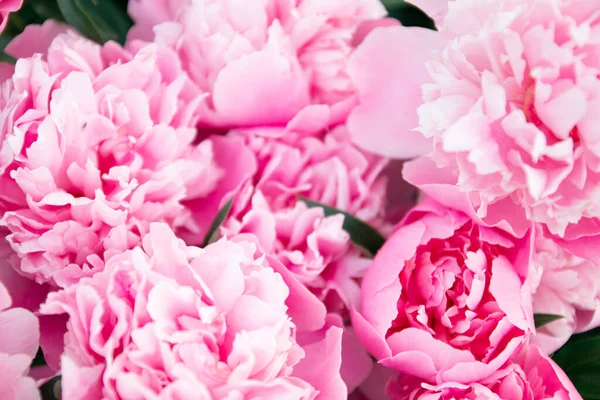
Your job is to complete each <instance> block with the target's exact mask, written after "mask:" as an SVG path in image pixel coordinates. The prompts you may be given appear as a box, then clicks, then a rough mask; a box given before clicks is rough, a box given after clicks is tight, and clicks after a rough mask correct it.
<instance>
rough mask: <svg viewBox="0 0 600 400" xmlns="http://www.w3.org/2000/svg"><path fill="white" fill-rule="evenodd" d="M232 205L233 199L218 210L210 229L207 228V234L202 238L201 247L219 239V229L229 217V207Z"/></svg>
mask: <svg viewBox="0 0 600 400" xmlns="http://www.w3.org/2000/svg"><path fill="white" fill-rule="evenodd" d="M232 205H233V198H231V200H229V201H228V202H227V203H225V205H224V206H223V207H222V208H221V209H220V210H219V212H218V213H217V215H216V216H215V219H213V222H212V224H210V228H208V232H206V235H205V236H204V240H203V241H202V247H206V246H208V245H209V244H211V243H213V242H215V241H216V240H217V239H218V238H219V228H220V227H221V225H222V224H223V221H225V218H227V216H228V215H229V211H231V206H232Z"/></svg>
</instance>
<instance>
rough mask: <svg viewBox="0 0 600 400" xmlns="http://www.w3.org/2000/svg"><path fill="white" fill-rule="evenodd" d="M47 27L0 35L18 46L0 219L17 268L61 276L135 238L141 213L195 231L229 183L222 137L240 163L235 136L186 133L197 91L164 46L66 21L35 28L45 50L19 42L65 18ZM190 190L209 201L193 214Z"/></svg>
mask: <svg viewBox="0 0 600 400" xmlns="http://www.w3.org/2000/svg"><path fill="white" fill-rule="evenodd" d="M54 27H56V26H55V25H53V24H45V25H44V26H43V27H41V28H35V29H34V28H31V29H28V30H26V31H25V33H24V34H23V35H22V36H21V37H19V38H17V39H16V41H15V43H11V45H10V46H9V51H11V52H19V53H20V54H21V56H22V57H25V58H21V59H19V60H18V62H17V64H16V67H15V72H14V74H13V76H12V77H11V78H10V79H9V80H7V81H6V82H5V83H4V84H3V86H2V95H1V98H0V113H1V115H2V121H1V131H0V183H1V185H2V196H1V200H0V210H1V211H2V219H1V220H0V225H2V226H4V227H6V228H8V230H9V235H8V236H7V240H8V242H9V243H10V244H11V246H12V247H13V250H14V253H15V256H14V257H13V262H14V266H15V268H17V269H18V270H19V271H20V272H21V273H22V274H24V275H27V276H29V277H31V278H34V279H35V280H36V281H38V282H51V283H53V284H56V285H59V286H64V285H68V284H70V283H73V282H76V281H77V280H78V279H79V278H80V277H81V276H85V275H89V274H90V273H92V272H93V271H94V270H95V269H96V268H98V267H99V266H100V265H101V264H102V260H106V259H108V258H109V257H110V256H111V255H112V254H115V253H120V252H122V251H124V250H126V249H128V248H131V247H133V246H135V245H136V244H137V243H138V242H139V240H140V237H141V236H142V235H143V234H144V233H145V232H147V230H148V225H149V223H150V222H154V221H160V222H166V223H168V224H169V225H171V226H172V227H173V228H179V227H186V228H187V229H188V230H191V231H192V232H196V233H198V234H201V231H202V229H205V228H202V227H203V226H208V224H210V221H212V219H213V218H214V215H215V214H216V211H217V210H218V204H219V202H220V200H221V198H220V197H219V196H223V195H224V194H226V193H227V191H228V190H233V189H232V188H234V187H235V182H233V181H232V180H231V179H229V178H228V177H230V176H232V174H234V175H235V171H233V170H232V169H228V171H227V172H225V171H224V170H223V168H222V167H221V165H222V164H221V161H222V160H220V159H219V160H218V162H217V160H216V158H217V156H218V157H222V153H227V151H226V150H228V149H230V150H232V152H234V153H235V154H236V155H237V159H236V160H237V162H238V163H240V164H243V166H242V168H245V167H246V166H247V163H245V162H246V158H244V154H246V153H245V152H244V149H243V148H241V149H240V147H242V146H238V145H237V144H238V143H239V144H241V143H240V142H239V141H238V142H235V141H228V139H227V138H219V139H218V143H214V142H213V141H211V140H205V141H203V142H201V143H200V144H198V145H196V144H193V142H194V140H195V139H196V129H195V125H196V122H197V115H196V114H197V110H198V105H199V103H200V102H201V99H202V96H201V93H200V92H199V90H198V89H197V88H196V86H195V85H194V84H193V83H192V82H191V80H190V79H189V78H188V77H187V75H186V74H185V73H184V72H183V71H182V69H181V66H180V65H179V64H178V63H177V62H176V61H175V62H174V58H173V53H172V51H170V50H168V49H166V48H161V47H159V46H157V45H148V46H146V47H143V48H142V49H140V50H139V51H138V52H137V53H135V54H130V53H128V52H126V51H124V50H123V49H122V48H120V47H119V46H117V45H116V44H115V43H108V44H107V45H105V46H104V47H101V46H99V45H97V44H95V43H93V42H90V41H88V40H87V39H84V38H82V37H80V36H79V35H77V34H75V33H73V32H70V31H69V32H67V33H62V34H59V35H58V36H56V38H54V39H50V38H48V37H44V41H45V42H47V43H48V44H49V48H47V49H45V52H44V54H35V55H33V56H31V57H27V56H25V55H24V54H22V53H23V52H26V51H27V50H36V51H39V50H40V49H39V48H37V45H36V46H33V48H32V47H31V46H29V45H30V44H31V43H37V42H32V41H33V40H34V38H35V37H37V36H38V33H39V32H38V31H41V32H46V33H54V34H56V31H60V30H61V29H62V30H64V28H60V27H59V29H54ZM16 44H20V47H18V46H16ZM37 44H38V45H39V43H37ZM28 46H29V47H28ZM249 155H250V157H252V155H251V154H249ZM228 158H231V157H228ZM249 164H252V162H249ZM228 165H229V164H228ZM238 177H240V176H238V175H236V176H234V177H233V178H232V179H233V180H235V179H238ZM217 182H218V184H217ZM217 186H218V189H219V190H218V191H217V190H216V188H217ZM209 194H210V195H211V196H209ZM215 196H217V197H219V198H214V197H215ZM209 197H210V198H209ZM197 198H202V199H207V201H208V200H210V201H208V202H207V204H206V208H205V209H201V210H195V212H197V213H200V214H201V215H200V216H199V217H198V218H197V219H196V220H195V221H196V222H195V223H192V219H191V218H190V214H191V212H192V211H191V210H190V207H188V206H186V205H184V204H183V203H184V201H189V200H190V199H197ZM214 204H216V205H214ZM205 210H208V211H209V212H204V211H205Z"/></svg>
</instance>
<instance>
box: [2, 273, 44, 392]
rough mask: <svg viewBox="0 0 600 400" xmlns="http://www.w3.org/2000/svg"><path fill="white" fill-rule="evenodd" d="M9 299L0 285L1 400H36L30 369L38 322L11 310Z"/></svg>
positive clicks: (36, 346) (38, 338)
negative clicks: (29, 374)
mask: <svg viewBox="0 0 600 400" xmlns="http://www.w3.org/2000/svg"><path fill="white" fill-rule="evenodd" d="M11 304H12V299H11V296H10V295H9V292H8V291H7V289H6V287H5V286H4V285H3V284H2V283H0V396H1V397H2V398H3V399H7V400H39V399H40V394H39V392H38V390H37V387H36V383H35V381H34V380H33V378H31V377H29V376H28V373H29V366H30V365H31V361H32V360H33V357H35V354H36V352H37V350H38V345H39V340H40V328H39V322H38V319H37V318H36V317H35V315H33V314H32V313H31V312H29V311H27V310H25V309H23V308H11Z"/></svg>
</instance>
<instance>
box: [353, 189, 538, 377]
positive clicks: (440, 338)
mask: <svg viewBox="0 0 600 400" xmlns="http://www.w3.org/2000/svg"><path fill="white" fill-rule="evenodd" d="M529 236H530V235H528V236H526V237H525V238H523V239H516V238H514V237H512V236H510V235H508V234H507V233H505V232H504V231H503V230H500V229H496V228H493V227H489V226H485V225H481V224H478V223H476V221H473V220H472V219H470V218H469V217H468V216H467V215H465V214H463V213H461V212H458V211H455V210H451V209H448V208H446V207H444V206H442V205H440V204H438V203H434V202H433V201H430V200H429V201H425V202H424V203H422V204H421V205H419V206H417V207H416V208H415V209H413V210H412V211H411V212H410V213H409V214H408V215H407V217H406V218H405V220H404V221H403V222H402V223H401V224H400V225H399V226H398V227H397V229H396V230H395V231H394V233H393V234H392V236H391V237H390V238H389V239H388V241H387V242H386V244H385V245H384V246H383V248H382V249H381V250H380V251H379V252H378V253H377V255H376V257H375V259H374V260H373V264H372V265H371V266H370V267H369V269H368V270H367V273H366V274H365V277H364V279H363V283H362V309H361V310H360V313H359V312H357V311H356V310H355V311H353V315H352V322H353V326H354V329H355V330H356V332H357V334H358V336H359V338H360V339H361V342H362V343H363V345H365V347H366V348H367V349H368V350H369V352H370V353H371V354H373V355H374V356H375V357H376V358H377V359H378V360H379V362H380V363H381V364H383V365H384V366H386V367H389V368H393V369H395V370H397V371H399V372H401V373H406V374H411V375H414V376H417V377H418V378H420V379H421V380H423V381H425V382H428V383H431V384H434V385H437V384H441V383H444V382H460V383H464V384H468V383H471V382H477V381H479V380H481V379H483V378H485V377H487V376H489V375H490V374H492V373H494V372H495V371H496V370H498V368H500V367H501V366H502V365H503V364H504V363H505V362H506V361H507V360H508V359H510V357H512V356H513V355H514V354H515V352H517V351H518V350H519V348H520V347H521V346H522V345H523V343H524V342H525V341H526V340H527V338H528V337H529V335H530V334H531V333H532V332H533V331H534V327H533V313H532V310H531V307H532V305H531V293H530V286H529V283H528V282H527V280H526V278H527V273H528V267H529V261H530V246H531V243H530V242H531V239H530V237H529Z"/></svg>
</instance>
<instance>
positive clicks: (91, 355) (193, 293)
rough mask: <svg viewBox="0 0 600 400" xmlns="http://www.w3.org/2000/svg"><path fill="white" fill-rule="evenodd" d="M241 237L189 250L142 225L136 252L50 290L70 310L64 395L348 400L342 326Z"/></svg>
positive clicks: (53, 309)
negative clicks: (74, 282) (342, 375)
mask: <svg viewBox="0 0 600 400" xmlns="http://www.w3.org/2000/svg"><path fill="white" fill-rule="evenodd" d="M250 239H252V238H251V237H246V238H243V237H239V238H237V239H235V240H234V241H226V240H221V241H218V242H216V243H214V244H211V245H209V246H207V247H206V248H204V249H200V248H197V247H187V246H186V245H185V244H184V243H183V241H181V240H180V239H177V238H176V236H175V235H174V233H173V232H172V231H171V230H170V228H169V227H168V226H167V225H165V224H152V225H151V226H150V232H149V234H148V235H147V236H145V237H144V239H143V248H140V247H136V248H134V249H133V250H129V251H126V252H124V253H123V254H120V255H117V256H114V257H113V258H111V259H110V260H109V261H108V262H107V264H106V266H105V268H104V270H103V271H102V272H100V273H98V274H96V275H94V276H93V277H92V278H83V279H82V280H81V281H80V282H79V284H77V285H74V286H71V287H70V288H67V289H64V290H62V291H59V292H57V293H52V294H50V295H49V297H48V301H47V302H46V303H45V304H44V305H43V306H42V308H41V312H42V313H43V314H50V315H52V314H63V313H66V314H68V316H69V317H70V318H69V322H68V324H67V327H68V332H67V334H66V335H65V353H64V355H63V357H62V361H61V363H62V389H63V396H64V397H65V398H68V399H92V398H104V399H115V400H116V399H132V398H157V399H174V398H177V399H190V400H191V399H251V398H261V399H290V400H292V399H306V400H308V399H311V400H312V399H323V400H325V399H327V400H329V399H332V400H337V399H339V400H343V399H345V398H346V395H347V393H346V387H345V385H344V384H343V382H342V380H341V378H340V371H339V368H340V362H341V336H342V330H341V329H340V328H338V327H336V326H335V325H330V324H325V310H324V308H323V307H322V306H321V305H320V304H319V302H318V301H317V300H316V298H314V297H312V296H311V295H310V294H309V293H308V292H307V291H306V290H305V289H303V287H302V286H301V285H299V284H297V283H295V281H294V278H293V277H291V275H289V273H288V272H287V271H286V270H285V269H284V268H282V267H281V266H280V265H279V264H278V263H277V262H276V261H275V260H271V261H269V260H268V259H267V258H266V257H265V256H264V255H262V254H261V253H260V252H258V251H257V246H256V244H255V243H254V242H252V241H249V240H250Z"/></svg>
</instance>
